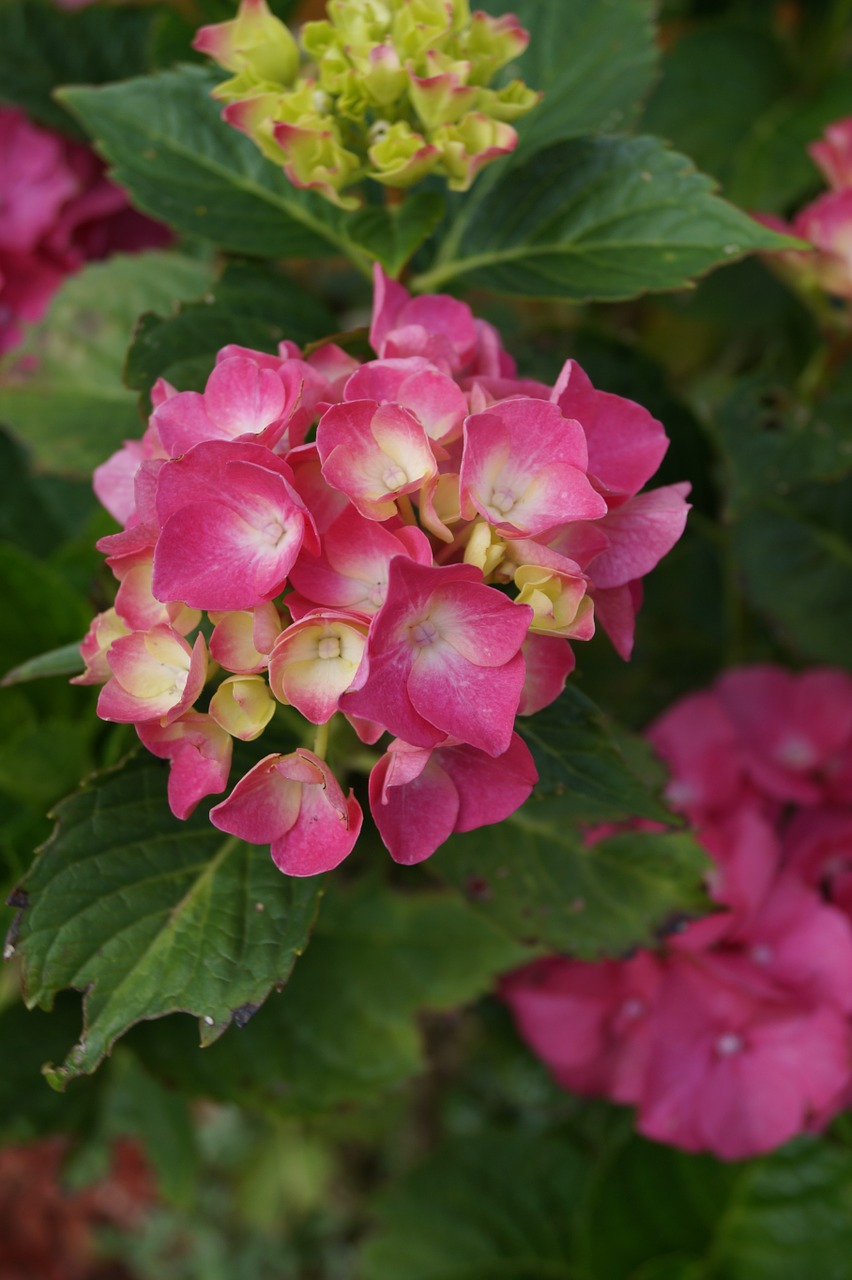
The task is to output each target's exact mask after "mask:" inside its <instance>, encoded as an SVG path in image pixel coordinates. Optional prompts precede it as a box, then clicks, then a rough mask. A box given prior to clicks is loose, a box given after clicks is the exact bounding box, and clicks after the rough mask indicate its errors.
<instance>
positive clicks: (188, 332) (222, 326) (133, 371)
mask: <svg viewBox="0 0 852 1280" xmlns="http://www.w3.org/2000/svg"><path fill="white" fill-rule="evenodd" d="M334 327H335V322H334V318H333V316H332V315H331V312H330V311H329V310H328V308H327V307H325V306H324V305H323V303H322V302H320V301H319V300H318V299H316V298H314V297H313V296H312V295H311V294H310V293H308V292H307V290H306V289H305V288H304V286H303V285H300V284H298V283H297V282H296V281H295V280H293V279H292V278H291V277H290V276H288V275H287V274H286V273H285V272H284V271H282V270H280V269H279V268H278V267H275V266H272V265H271V264H263V265H260V264H259V263H253V262H230V263H228V265H227V266H226V268H225V270H224V272H223V274H222V277H221V279H220V280H217V281H216V282H215V283H214V284H213V285H211V287H210V289H209V290H208V291H207V293H206V294H205V296H204V298H203V299H202V300H201V301H200V302H189V303H185V304H183V305H181V306H180V307H178V309H177V311H176V312H174V313H173V314H172V315H167V316H159V315H157V314H156V313H155V312H148V313H146V314H145V315H144V316H142V317H141V319H140V321H139V323H138V325H137V326H136V330H135V332H134V335H133V342H132V344H131V347H130V350H129V351H128V353H127V363H126V365H125V369H124V380H125V382H126V383H127V385H128V386H129V387H133V388H135V389H136V390H138V391H146V392H147V391H150V390H151V387H152V386H153V385H154V383H155V382H156V380H157V378H160V377H163V378H167V379H168V380H169V381H170V382H173V383H174V384H175V385H176V386H177V387H179V388H180V390H182V391H183V390H190V389H197V390H202V389H203V387H204V383H205V381H206V378H207V376H208V375H209V373H210V370H211V369H212V368H213V365H214V363H215V360H216V353H217V351H219V349H220V348H221V347H223V346H225V345H226V344H227V343H230V342H236V343H239V344H240V345H241V346H244V347H253V348H255V349H256V350H259V351H275V350H276V348H277V346H278V344H279V342H281V340H282V339H284V338H288V339H289V340H290V341H291V342H297V343H299V344H300V345H302V344H304V343H307V342H313V341H316V340H317V339H319V338H322V337H323V336H324V335H325V334H327V333H331V332H332V330H333V329H334Z"/></svg>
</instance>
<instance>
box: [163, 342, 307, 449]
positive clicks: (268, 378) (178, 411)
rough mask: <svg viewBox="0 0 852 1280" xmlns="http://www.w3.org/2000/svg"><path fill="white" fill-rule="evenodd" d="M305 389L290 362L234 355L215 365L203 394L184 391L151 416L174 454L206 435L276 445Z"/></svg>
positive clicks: (270, 445) (198, 442) (198, 441)
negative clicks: (267, 365) (263, 362)
mask: <svg viewBox="0 0 852 1280" xmlns="http://www.w3.org/2000/svg"><path fill="white" fill-rule="evenodd" d="M285 371H286V372H285ZM301 388H302V383H301V379H300V378H299V377H298V374H297V373H295V371H292V370H289V371H288V369H287V365H286V364H284V365H282V366H281V370H280V372H279V371H275V372H273V371H272V370H271V369H264V368H262V367H261V366H260V365H258V364H257V362H256V361H254V360H252V359H250V358H249V357H248V356H231V357H230V358H229V359H227V360H223V361H220V362H219V363H218V364H217V365H216V366H215V367H214V369H213V372H212V373H211V374H210V377H209V378H208V380H207V386H206V388H205V390H204V393H203V394H199V393H198V392H196V391H181V392H180V393H179V394H178V395H176V396H173V397H172V398H171V399H169V400H167V401H166V402H165V404H163V405H161V407H160V408H159V409H157V411H156V412H155V413H154V415H153V419H152V421H153V422H155V423H156V426H157V428H158V430H159V433H160V437H161V439H162V441H163V444H164V445H165V447H166V449H167V451H168V453H169V456H170V457H172V458H175V457H178V456H179V455H180V454H182V453H186V452H187V450H188V449H191V448H192V446H193V445H196V444H201V442H202V441H204V440H239V439H244V438H249V439H254V440H255V443H258V444H265V445H267V446H268V447H270V448H271V447H272V446H273V445H275V444H276V443H277V441H278V440H279V439H280V438H281V436H282V435H283V433H284V431H285V429H286V426H287V422H288V420H289V418H290V416H291V415H292V413H293V412H294V410H295V408H296V406H297V404H298V401H299V396H300V393H301Z"/></svg>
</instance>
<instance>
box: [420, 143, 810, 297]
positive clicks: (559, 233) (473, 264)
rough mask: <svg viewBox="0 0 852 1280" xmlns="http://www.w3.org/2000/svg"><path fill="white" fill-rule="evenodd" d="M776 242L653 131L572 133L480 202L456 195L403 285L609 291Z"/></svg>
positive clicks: (698, 269)
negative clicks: (419, 268) (648, 134)
mask: <svg viewBox="0 0 852 1280" xmlns="http://www.w3.org/2000/svg"><path fill="white" fill-rule="evenodd" d="M787 243H788V242H787V241H786V240H785V239H784V238H783V237H780V236H777V235H776V234H775V233H774V232H770V231H768V230H767V229H766V228H765V227H762V226H760V225H759V224H758V223H756V222H754V221H753V220H752V219H751V218H749V217H747V216H746V215H745V214H744V213H741V212H740V211H739V210H738V209H735V208H733V206H732V205H729V204H726V203H725V202H724V201H723V200H720V199H719V198H718V197H717V196H715V195H713V183H712V181H711V180H710V179H709V178H706V177H705V176H704V175H703V174H700V173H698V172H696V170H695V169H694V167H693V165H692V163H691V162H690V161H689V160H687V159H686V158H685V157H684V156H681V155H678V154H677V153H676V152H673V151H668V150H666V148H665V146H664V145H663V144H662V143H661V142H660V141H659V140H658V139H655V138H645V137H641V138H627V137H622V136H612V137H599V138H595V137H586V138H576V139H574V140H572V141H569V142H563V143H557V144H556V145H554V146H551V147H548V148H546V149H545V150H543V151H539V152H536V153H535V154H534V155H532V156H530V157H529V159H527V160H526V161H525V162H524V163H523V164H521V165H519V166H518V167H517V168H512V169H509V170H506V171H505V172H504V174H503V176H502V177H501V178H500V180H499V181H498V182H496V184H495V185H494V186H493V187H492V188H491V189H490V190H489V194H488V199H487V200H486V201H483V202H482V203H476V202H474V203H473V204H472V205H467V204H463V205H462V206H461V208H460V212H459V213H458V215H457V217H456V221H455V223H454V224H453V225H452V226H451V228H450V230H449V232H448V234H447V236H446V238H445V240H444V242H443V244H442V246H441V249H440V251H439V253H438V255H437V257H436V259H435V263H434V265H433V266H432V268H431V270H429V271H427V272H426V273H425V274H423V275H420V276H419V277H417V278H416V280H415V281H414V285H415V288H417V289H419V290H423V291H428V290H433V289H437V288H441V287H443V286H444V285H445V284H446V283H447V282H449V281H456V280H458V281H460V282H462V283H464V284H476V285H483V286H486V287H488V288H491V289H495V290H498V291H501V292H504V293H514V294H521V295H526V296H533V297H561V298H570V299H572V300H575V301H585V300H588V299H593V298H597V299H601V300H609V301H614V300H616V299H621V298H631V297H634V296H636V295H637V294H640V293H644V292H648V291H660V290H666V289H679V288H683V287H684V286H686V285H687V284H689V282H690V281H691V280H692V279H693V278H694V277H695V276H698V275H701V274H702V273H703V272H705V271H708V270H709V269H710V268H711V267H713V266H717V265H718V264H719V263H721V262H726V261H730V260H732V259H734V258H737V257H739V256H741V255H742V254H744V253H749V252H752V251H753V250H756V249H773V248H781V247H784V245H786V244H787Z"/></svg>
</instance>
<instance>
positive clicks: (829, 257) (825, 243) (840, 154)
mask: <svg viewBox="0 0 852 1280" xmlns="http://www.w3.org/2000/svg"><path fill="white" fill-rule="evenodd" d="M808 154H809V155H810V157H811V159H812V160H813V161H814V163H815V164H816V166H817V168H818V169H819V170H820V172H821V173H822V175H823V177H824V178H825V180H826V182H827V183H828V186H829V190H828V191H826V192H824V194H823V195H821V196H818V197H817V199H816V200H814V201H812V202H811V203H810V204H808V205H806V206H805V207H804V209H801V210H800V211H799V212H798V213H797V214H796V216H795V218H794V219H793V221H792V223H789V224H788V223H785V222H783V221H782V220H781V219H780V218H775V217H771V216H767V215H763V216H761V218H760V220H761V221H762V222H764V223H766V224H767V225H769V226H772V227H773V228H775V229H776V230H778V231H782V232H786V233H787V234H790V235H794V236H798V237H799V239H801V240H809V241H810V242H811V244H812V245H813V246H814V249H813V251H810V252H804V253H801V252H795V251H794V252H785V253H782V254H779V255H778V257H779V258H780V259H781V261H782V262H783V263H784V265H785V267H787V268H789V270H790V271H791V272H792V273H793V275H794V276H795V277H796V278H797V279H799V280H801V281H802V283H803V284H805V285H809V286H811V287H815V288H817V289H820V290H822V291H824V292H825V293H829V294H832V295H834V296H835V297H838V298H849V299H852V117H848V118H846V119H843V120H838V121H836V122H835V123H834V124H831V125H829V126H828V128H827V129H826V130H825V134H824V136H823V137H822V138H820V139H819V140H818V141H817V142H813V143H811V145H810V146H809V147H808Z"/></svg>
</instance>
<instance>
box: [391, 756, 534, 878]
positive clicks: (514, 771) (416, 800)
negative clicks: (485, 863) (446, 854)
mask: <svg viewBox="0 0 852 1280" xmlns="http://www.w3.org/2000/svg"><path fill="white" fill-rule="evenodd" d="M537 782H538V772H537V770H536V767H535V764H534V763H533V758H532V756H531V755H530V752H529V749H528V747H527V746H526V744H525V743H524V741H523V739H522V738H519V737H518V735H517V734H516V733H513V734H512V740H511V743H510V744H509V748H508V750H507V751H505V752H504V753H503V754H502V755H501V756H497V757H496V758H495V757H493V756H490V755H486V753H485V752H484V751H479V750H477V748H476V747H469V746H466V745H464V744H458V745H447V746H443V747H436V748H433V749H430V748H429V747H413V746H411V745H410V744H409V743H407V742H401V741H400V740H399V739H396V740H395V741H393V742H392V743H391V744H390V746H389V747H388V750H387V752H386V753H385V755H383V756H382V758H381V760H379V762H378V763H377V764H376V766H375V767H374V769H373V771H372V773H371V774H370V809H371V810H372V814H373V818H374V819H375V823H376V826H377V827H378V829H379V834H380V836H381V837H382V840H383V841H384V843H385V845H386V847H387V848H388V850H389V851H390V855H391V857H392V858H393V860H394V861H395V862H401V863H404V864H405V865H406V866H411V865H413V864H414V863H416V862H422V861H423V860H424V858H429V857H431V855H432V854H433V853H434V852H435V850H436V849H437V848H438V847H439V846H440V845H442V844H443V843H444V841H445V840H447V839H449V837H450V836H451V835H452V833H453V832H454V831H473V830H474V828H476V827H485V826H489V825H491V824H492V823H495V822H502V821H503V819H504V818H508V816H509V814H511V813H514V812H515V810H516V809H518V808H520V806H521V805H522V804H523V803H524V801H525V800H527V799H528V798H529V796H530V794H531V792H532V789H533V787H534V786H535V784H536V783H537Z"/></svg>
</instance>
